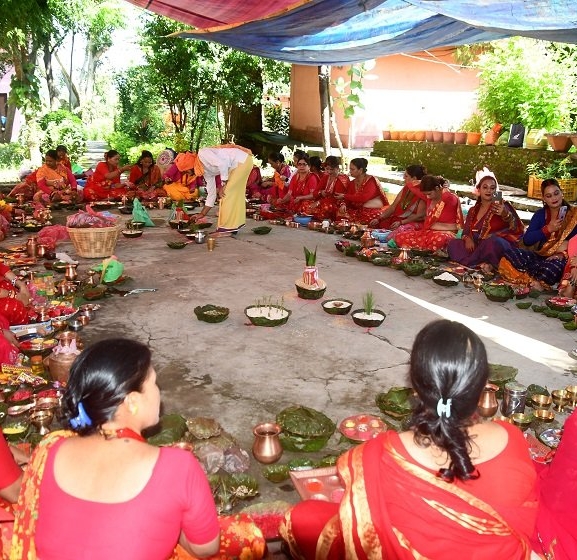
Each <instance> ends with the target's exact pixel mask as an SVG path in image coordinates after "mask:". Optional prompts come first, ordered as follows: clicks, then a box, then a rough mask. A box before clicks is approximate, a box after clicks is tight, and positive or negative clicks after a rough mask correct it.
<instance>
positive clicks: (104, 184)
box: [84, 161, 128, 202]
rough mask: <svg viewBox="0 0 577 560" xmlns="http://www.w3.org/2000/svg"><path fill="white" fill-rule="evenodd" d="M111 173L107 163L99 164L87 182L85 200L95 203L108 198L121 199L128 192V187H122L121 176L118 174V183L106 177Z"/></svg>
mask: <svg viewBox="0 0 577 560" xmlns="http://www.w3.org/2000/svg"><path fill="white" fill-rule="evenodd" d="M111 171H112V170H111V169H109V167H108V163H106V162H105V161H101V162H100V163H98V165H97V166H96V169H95V170H94V173H93V174H92V175H91V176H90V177H88V180H87V181H86V186H85V187H84V200H86V201H87V202H94V201H96V200H106V199H108V198H121V197H122V196H124V195H125V194H126V193H127V192H128V191H127V189H126V187H124V186H122V185H120V174H118V177H117V179H116V183H113V182H112V181H111V180H110V179H107V178H106V175H107V174H108V173H110V172H111Z"/></svg>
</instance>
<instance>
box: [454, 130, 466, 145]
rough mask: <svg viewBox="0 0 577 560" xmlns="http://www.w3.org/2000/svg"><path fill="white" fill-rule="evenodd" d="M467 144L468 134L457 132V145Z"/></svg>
mask: <svg viewBox="0 0 577 560" xmlns="http://www.w3.org/2000/svg"><path fill="white" fill-rule="evenodd" d="M466 143H467V133H466V132H455V144H466Z"/></svg>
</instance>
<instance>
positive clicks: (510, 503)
mask: <svg viewBox="0 0 577 560" xmlns="http://www.w3.org/2000/svg"><path fill="white" fill-rule="evenodd" d="M502 425H503V427H504V428H505V429H506V430H507V432H508V434H509V443H508V445H507V448H506V449H505V450H504V451H502V452H501V453H500V454H499V455H498V456H497V457H495V458H494V459H492V460H490V461H487V462H486V463H481V464H479V465H478V468H479V471H480V472H481V478H479V479H477V480H475V481H468V482H461V481H458V482H456V483H447V482H444V481H443V480H441V479H440V478H439V477H437V476H436V473H435V472H432V471H430V470H428V469H425V468H423V467H422V466H420V465H418V464H417V463H416V462H415V461H414V460H413V459H412V458H411V457H410V455H408V453H407V451H406V450H405V448H404V446H403V445H402V443H401V441H400V439H399V436H398V434H397V433H395V432H387V433H385V434H382V435H380V436H379V437H377V438H375V439H373V440H371V441H370V442H368V443H366V444H364V445H359V446H357V447H356V448H354V449H352V450H350V451H348V452H347V453H346V454H344V455H343V456H342V457H341V458H340V459H339V461H338V471H339V475H340V476H341V479H342V480H343V482H344V483H345V487H346V489H345V494H344V497H343V500H342V502H341V504H340V505H338V506H337V505H336V504H329V503H322V504H319V503H316V504H314V505H313V504H312V503H311V502H310V501H309V502H301V503H300V504H298V505H297V506H296V507H295V508H294V509H293V510H291V511H289V513H288V514H287V518H286V521H285V524H284V525H282V526H281V534H282V535H283V537H284V538H285V539H286V540H287V542H288V544H289V546H290V547H291V553H292V554H293V556H294V557H295V558H305V559H307V560H308V559H315V560H337V559H342V558H347V559H350V560H369V559H370V560H386V559H391V560H393V559H394V560H410V559H414V558H419V559H423V560H425V559H434V560H454V559H455V558H467V560H486V559H487V558H507V559H508V560H528V559H529V558H530V555H531V546H530V543H529V536H530V535H532V532H533V529H534V525H535V516H536V512H537V501H536V497H535V491H534V483H535V478H536V475H535V471H534V468H533V465H532V464H531V459H530V457H529V453H528V450H527V445H526V443H525V441H524V438H523V436H522V434H521V433H520V432H518V431H517V432H515V427H514V426H509V427H508V428H507V427H506V426H505V425H504V424H502ZM483 477H485V478H486V480H482V479H483ZM495 478H499V480H498V481H496V480H495ZM309 506H311V510H310V511H309V510H308V507H309ZM321 524H324V526H323V527H322V531H321V533H320V536H319V533H317V534H316V535H315V534H314V530H315V529H318V527H319V525H321Z"/></svg>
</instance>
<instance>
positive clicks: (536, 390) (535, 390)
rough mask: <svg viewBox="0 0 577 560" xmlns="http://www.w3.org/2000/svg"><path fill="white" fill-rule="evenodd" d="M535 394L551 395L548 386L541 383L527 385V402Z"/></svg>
mask: <svg viewBox="0 0 577 560" xmlns="http://www.w3.org/2000/svg"><path fill="white" fill-rule="evenodd" d="M534 395H546V396H549V391H548V390H547V388H546V387H541V385H535V384H534V383H532V384H531V385H529V386H528V387H527V398H526V402H529V401H530V400H531V399H532V398H533V396H534Z"/></svg>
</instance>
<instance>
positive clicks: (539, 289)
mask: <svg viewBox="0 0 577 560" xmlns="http://www.w3.org/2000/svg"><path fill="white" fill-rule="evenodd" d="M531 290H535V291H537V292H542V291H543V290H544V288H543V285H542V284H541V282H538V281H537V280H533V281H532V282H531Z"/></svg>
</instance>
